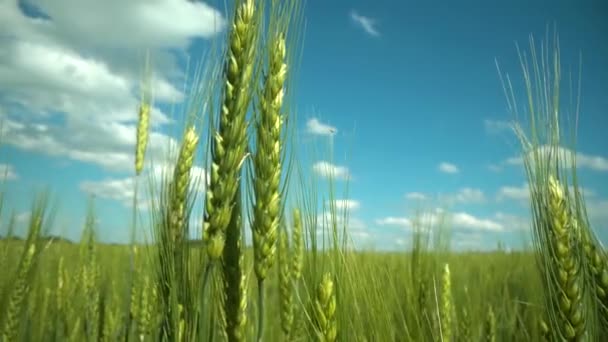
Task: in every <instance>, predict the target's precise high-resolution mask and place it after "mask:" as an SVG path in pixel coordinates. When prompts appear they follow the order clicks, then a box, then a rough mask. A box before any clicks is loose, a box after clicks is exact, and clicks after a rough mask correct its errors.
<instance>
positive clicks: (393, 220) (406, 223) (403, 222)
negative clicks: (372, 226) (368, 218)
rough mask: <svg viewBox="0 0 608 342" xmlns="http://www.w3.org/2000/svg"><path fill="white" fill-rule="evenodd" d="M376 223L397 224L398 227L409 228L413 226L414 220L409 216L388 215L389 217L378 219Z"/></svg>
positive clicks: (382, 224)
mask: <svg viewBox="0 0 608 342" xmlns="http://www.w3.org/2000/svg"><path fill="white" fill-rule="evenodd" d="M376 224H377V225H379V226H397V227H403V228H409V227H411V226H412V221H411V220H410V219H409V218H407V217H395V216H388V217H384V218H380V219H377V220H376Z"/></svg>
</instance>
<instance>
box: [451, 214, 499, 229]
mask: <svg viewBox="0 0 608 342" xmlns="http://www.w3.org/2000/svg"><path fill="white" fill-rule="evenodd" d="M450 216H451V223H452V224H453V225H454V227H458V228H467V229H474V230H489V231H502V230H504V227H503V225H502V224H500V223H499V222H496V221H493V220H489V219H481V218H478V217H475V216H473V215H471V214H468V213H465V212H459V213H455V214H452V215H450Z"/></svg>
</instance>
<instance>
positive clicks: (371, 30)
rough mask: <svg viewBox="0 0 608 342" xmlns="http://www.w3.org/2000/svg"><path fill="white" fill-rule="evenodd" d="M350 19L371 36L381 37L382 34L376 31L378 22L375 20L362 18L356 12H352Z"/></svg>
mask: <svg viewBox="0 0 608 342" xmlns="http://www.w3.org/2000/svg"><path fill="white" fill-rule="evenodd" d="M350 19H351V20H352V21H353V22H354V23H355V24H357V26H359V27H361V28H362V29H363V30H364V31H365V32H366V33H367V34H369V35H370V36H374V37H378V36H380V32H378V29H376V21H375V20H374V19H372V18H370V17H365V16H362V15H360V14H359V13H357V12H356V11H355V10H352V11H350Z"/></svg>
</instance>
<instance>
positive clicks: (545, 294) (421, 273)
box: [0, 0, 608, 341]
mask: <svg viewBox="0 0 608 342" xmlns="http://www.w3.org/2000/svg"><path fill="white" fill-rule="evenodd" d="M267 5H268V6H267ZM267 7H268V8H270V15H269V16H266V15H265V9H266V8H267ZM300 11H301V6H300V4H299V3H298V1H297V0H287V1H284V2H282V3H279V1H277V0H271V1H270V2H269V3H264V2H263V1H254V0H241V1H236V4H235V8H234V15H233V17H232V21H231V25H230V27H229V30H228V37H227V39H228V41H227V45H226V48H225V49H224V50H222V56H223V63H222V64H221V68H219V69H221V71H222V73H221V74H214V73H213V72H211V73H210V75H211V79H213V80H217V79H221V83H220V82H218V83H217V85H219V86H220V87H221V89H220V88H218V89H220V91H218V93H219V95H218V97H219V100H218V103H219V105H218V107H219V111H218V113H217V114H218V116H217V117H215V116H211V115H210V116H209V118H210V119H211V120H210V123H209V134H208V144H207V146H206V147H207V148H208V151H207V152H209V158H207V163H208V166H207V169H208V171H209V177H208V179H206V180H205V183H204V184H201V183H199V182H197V181H196V180H193V179H192V172H191V171H192V168H193V165H195V161H196V158H197V153H198V152H199V151H200V150H201V147H200V145H201V140H202V138H201V132H200V131H197V128H196V126H195V125H194V122H195V121H196V120H197V117H196V116H195V115H191V116H188V118H187V120H186V122H185V124H184V129H183V133H182V139H181V142H180V146H179V149H178V151H177V154H176V155H175V159H174V161H173V163H172V165H173V170H172V172H168V173H166V174H165V175H163V179H162V185H161V189H160V191H156V192H154V191H151V193H153V195H154V198H153V199H154V200H153V204H152V205H151V208H150V212H151V213H152V215H151V223H150V224H151V225H152V229H151V231H152V232H153V240H152V241H153V243H136V242H135V238H134V237H133V241H132V242H131V244H130V245H129V246H111V245H104V244H101V243H98V242H97V240H96V234H95V222H96V217H95V210H94V209H93V206H91V209H90V210H89V213H88V215H87V219H86V223H85V228H84V233H83V236H82V239H81V242H80V244H78V245H74V244H72V243H68V242H63V241H56V240H53V239H45V238H44V234H43V232H44V230H45V229H46V228H47V227H48V226H49V225H50V224H51V221H52V216H53V213H54V211H53V210H51V209H49V206H48V196H47V195H45V194H43V195H41V196H39V197H38V198H37V199H36V201H35V202H34V205H33V207H32V212H31V218H30V222H29V229H28V234H27V238H26V239H25V240H23V241H22V240H19V239H10V237H12V236H13V231H14V227H15V224H16V216H15V215H13V216H11V218H10V220H9V222H8V224H7V233H6V234H5V236H6V237H8V238H7V239H3V240H2V243H1V247H2V249H1V253H2V254H0V262H1V266H2V275H1V277H0V279H1V280H0V289H1V291H2V292H1V297H0V315H1V316H0V338H1V340H2V341H100V340H103V341H134V340H139V341H151V340H155V341H156V340H161V341H215V340H228V341H251V340H257V341H308V340H316V341H337V340H340V341H427V340H428V341H481V340H483V341H535V340H547V341H564V340H565V341H601V340H603V339H602V338H608V258H607V256H606V253H605V251H604V249H603V247H602V245H601V243H600V242H599V240H598V239H597V238H596V237H595V235H594V233H593V231H592V229H591V228H590V224H589V221H588V220H587V215H586V211H585V205H584V200H583V196H582V194H581V192H580V191H579V186H578V184H577V181H576V172H575V171H576V165H575V162H574V160H575V158H574V155H572V156H569V155H564V153H563V151H564V150H563V149H561V148H560V146H561V145H562V142H561V141H560V132H561V131H560V127H559V122H560V119H559V117H558V114H559V113H560V107H559V103H560V97H559V84H560V73H559V70H560V69H559V49H558V48H557V47H555V48H554V49H553V52H551V51H550V50H549V48H548V44H547V45H544V46H543V47H542V49H541V53H540V55H537V54H536V52H535V49H534V44H533V41H531V43H532V44H531V47H532V53H533V55H532V62H531V64H529V62H528V59H527V58H526V56H525V55H523V54H520V56H521V57H522V59H521V62H522V63H521V65H522V67H523V71H524V72H523V73H524V81H525V86H526V90H527V93H528V99H527V100H528V107H527V109H528V112H529V114H530V118H531V121H530V122H531V129H532V132H533V134H532V136H531V138H528V137H527V136H526V134H524V130H523V129H522V128H521V127H520V126H515V128H516V133H517V134H518V137H519V138H520V141H521V143H522V146H523V148H522V150H523V154H522V155H523V157H524V164H525V170H526V174H527V177H528V179H529V181H530V194H531V206H532V213H533V220H532V225H531V231H532V233H533V237H534V239H533V242H534V244H533V246H534V249H533V250H531V251H522V252H513V253H507V252H505V251H503V250H498V251H495V252H493V253H489V254H484V255H479V254H475V253H461V254H456V253H450V252H449V248H448V247H446V246H448V245H449V244H446V243H445V239H444V238H443V236H444V235H442V234H440V232H441V231H442V230H441V229H437V227H431V226H425V225H424V224H422V223H421V222H422V220H421V221H420V222H418V221H416V222H417V223H416V222H415V224H414V226H415V230H414V233H413V235H412V239H413V240H412V249H411V251H410V252H408V253H379V252H373V251H355V250H353V249H350V248H348V243H347V239H348V234H347V225H348V224H347V220H340V219H339V218H338V217H337V215H338V214H337V210H336V207H335V206H332V207H331V208H330V209H329V215H321V216H323V217H325V216H329V217H330V219H329V223H328V224H327V223H322V222H319V221H318V217H319V215H317V213H316V210H317V209H316V208H317V202H316V200H317V198H316V192H315V191H316V190H310V189H311V188H314V184H312V183H307V182H306V180H305V177H303V176H301V175H300V176H301V177H300V182H299V183H298V184H300V186H301V188H303V189H304V191H301V192H298V193H296V194H297V195H300V197H301V198H298V200H296V201H292V202H289V201H288V200H287V194H288V193H287V191H286V190H287V187H288V184H292V183H290V182H289V181H288V180H289V178H290V177H289V176H290V174H291V170H292V167H293V165H295V164H292V163H291V162H290V160H291V159H289V158H288V157H287V156H288V154H287V153H286V151H287V148H286V146H287V143H288V141H287V139H286V137H287V136H288V134H286V133H288V131H287V128H286V127H288V125H287V124H288V122H293V121H295V120H293V115H292V116H291V117H290V116H289V115H288V114H289V112H290V110H288V108H289V107H288V106H287V105H286V104H285V103H284V102H286V101H285V99H286V98H287V97H286V96H285V92H286V89H287V88H288V84H287V83H288V80H290V79H292V78H290V74H291V70H292V69H293V68H290V67H291V66H293V64H294V63H293V60H294V58H293V56H294V54H293V51H295V47H293V44H291V45H290V44H289V43H290V42H291V43H294V42H297V41H298V39H297V36H294V35H297V33H298V32H299V31H298V30H299V28H298V27H297V24H299V23H300V21H299V19H298V18H299V16H298V15H299V13H300ZM266 24H267V25H266ZM294 24H295V25H294ZM294 26H295V30H294ZM290 28H291V30H290ZM290 37H291V40H290ZM294 37H295V38H294ZM290 53H291V55H290ZM289 56H291V58H290V57H289ZM258 75H263V77H259V76H258ZM503 84H504V85H505V92H506V95H507V98H508V103H509V105H510V106H511V109H512V110H513V111H516V110H517V109H516V108H517V105H516V103H515V97H514V96H513V93H514V92H513V90H512V86H511V81H510V79H509V78H508V77H507V78H506V79H503ZM210 93H213V92H210ZM212 102H213V101H212V100H211V97H209V98H205V99H202V98H199V99H197V100H195V101H193V103H194V105H195V106H199V107H205V108H211V109H212V107H213V106H212V105H211V103H212ZM151 109H152V97H151V94H150V92H149V91H144V92H143V93H142V100H141V105H140V108H139V116H138V119H139V120H138V126H137V133H136V148H135V170H134V171H135V174H136V177H137V178H136V182H135V184H134V186H135V191H134V198H133V204H134V206H133V208H134V209H133V212H134V213H133V222H132V231H133V232H135V230H136V227H137V217H138V216H137V213H138V211H137V203H138V201H137V194H138V191H137V184H138V182H137V179H138V178H139V177H140V175H142V174H143V173H144V171H145V169H146V165H147V164H146V163H145V160H146V157H145V153H146V149H147V144H148V135H149V127H150V120H151V118H150V116H151ZM251 109H252V110H251ZM251 111H252V112H253V114H252V115H251V118H249V119H248V113H249V112H251ZM290 118H291V119H290ZM289 119H290V120H291V121H290V120H289ZM216 121H217V124H215V122H216ZM250 124H251V125H250ZM251 132H253V133H252V134H250V133H251ZM252 138H255V139H252ZM568 184H570V185H572V186H568ZM201 186H204V196H203V198H201V199H200V201H202V202H203V207H204V212H203V218H202V224H201V226H199V227H193V224H192V222H196V220H191V218H192V215H193V214H192V213H193V207H194V205H195V203H196V200H197V198H196V196H195V193H196V192H195V191H194V190H193V188H196V187H201ZM1 194H2V201H0V203H4V201H3V200H4V198H5V196H4V193H1ZM296 197H297V196H296ZM288 203H296V204H295V205H289V206H288ZM330 203H332V201H330ZM323 214H326V213H325V212H323ZM446 222H447V221H446ZM340 226H343V227H340ZM321 227H322V228H321ZM439 228H441V227H439ZM196 229H198V230H199V231H200V233H201V234H202V239H201V240H196V241H193V240H192V239H190V237H191V235H192V231H193V230H196ZM245 229H250V232H251V237H252V241H253V244H252V248H249V247H247V246H246V244H245V238H244V233H245ZM319 231H322V232H321V234H318V232H319ZM318 236H329V242H328V243H325V240H323V241H324V242H323V244H321V245H319V243H318V242H317V239H318ZM534 256H535V257H536V261H537V262H536V266H535V267H534V266H529V265H530V264H533V263H530V262H529V261H530V258H533V257H534ZM251 271H253V272H251ZM253 280H257V281H253ZM256 291H257V296H255V295H253V294H255V293H256Z"/></svg>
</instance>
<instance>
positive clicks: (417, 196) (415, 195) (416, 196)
mask: <svg viewBox="0 0 608 342" xmlns="http://www.w3.org/2000/svg"><path fill="white" fill-rule="evenodd" d="M405 198H406V199H408V200H411V201H424V200H426V199H428V197H427V196H426V195H425V194H423V193H421V192H408V193H407V194H405Z"/></svg>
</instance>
